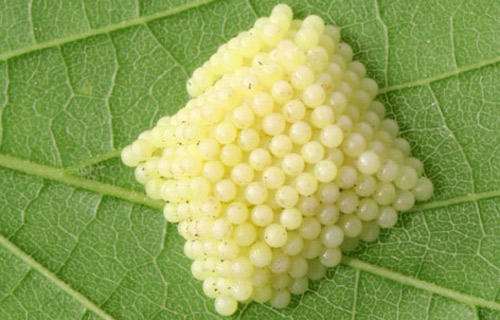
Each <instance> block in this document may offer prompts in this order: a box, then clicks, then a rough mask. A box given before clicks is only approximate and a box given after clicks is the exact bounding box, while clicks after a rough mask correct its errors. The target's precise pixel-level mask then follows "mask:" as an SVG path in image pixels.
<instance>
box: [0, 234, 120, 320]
mask: <svg viewBox="0 0 500 320" xmlns="http://www.w3.org/2000/svg"><path fill="white" fill-rule="evenodd" d="M0 245H2V246H3V247H4V248H5V249H6V250H7V251H9V252H10V253H12V254H13V255H15V256H16V257H18V258H19V259H21V260H22V261H23V262H24V263H26V264H27V265H28V266H29V267H30V268H31V269H32V270H35V271H37V272H38V273H40V274H41V275H42V276H44V277H45V278H46V279H47V280H49V281H50V282H52V283H53V284H54V285H56V286H57V287H58V288H59V289H61V290H62V291H64V292H66V293H67V294H68V295H69V296H71V297H72V298H73V299H75V300H76V301H78V302H79V303H80V304H81V305H82V306H84V307H85V308H87V309H88V310H91V311H92V312H94V313H95V314H96V315H98V316H99V317H101V318H103V319H109V320H113V319H114V318H113V317H112V316H111V315H109V314H108V313H106V311H104V310H102V309H101V308H100V307H99V306H97V305H96V304H95V303H94V302H92V301H90V300H89V299H88V298H87V297H85V296H84V295H83V294H81V293H80V292H78V291H76V290H75V289H73V288H71V287H70V286H69V285H68V284H67V283H66V282H64V281H62V280H61V279H60V278H59V277H58V276H57V275H55V274H54V273H52V272H51V271H50V270H48V269H47V268H45V267H44V266H43V265H41V264H40V263H39V262H38V261H36V260H35V259H33V257H31V256H30V255H28V254H27V253H26V252H24V251H23V250H22V249H21V248H19V247H17V246H16V245H15V244H13V243H12V242H10V241H9V240H8V239H7V238H5V237H4V236H3V235H1V234H0Z"/></svg>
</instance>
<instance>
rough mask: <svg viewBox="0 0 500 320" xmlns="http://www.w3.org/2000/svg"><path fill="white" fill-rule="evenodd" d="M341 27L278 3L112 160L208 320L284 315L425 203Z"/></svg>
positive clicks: (418, 173)
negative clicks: (151, 205)
mask: <svg viewBox="0 0 500 320" xmlns="http://www.w3.org/2000/svg"><path fill="white" fill-rule="evenodd" d="M352 59H353V51H352V48H351V47H350V46H349V45H348V44H347V43H344V42H341V29H340V28H338V27H335V26H331V25H328V24H326V23H325V21H323V19H322V18H321V17H319V16H317V15H310V16H307V17H305V18H304V19H303V20H299V19H295V20H294V19H293V12H292V10H291V9H290V7H288V6H287V5H285V4H279V5H277V6H275V7H274V9H273V10H272V12H271V15H270V16H269V17H265V18H260V19H258V20H257V21H256V22H255V24H254V25H253V27H252V28H250V29H249V30H248V31H245V32H241V33H240V34H239V35H237V36H236V37H234V38H233V39H231V40H229V41H228V43H226V44H223V45H221V46H220V47H219V49H218V50H217V52H215V53H214V54H213V55H212V56H211V57H210V58H209V59H207V62H205V63H204V64H202V65H201V66H200V67H199V68H197V69H196V70H195V71H194V72H193V74H192V77H191V78H190V79H189V80H188V81H187V84H186V89H187V92H188V93H189V95H190V96H191V100H189V102H187V104H186V106H185V107H184V108H182V109H181V110H179V111H178V112H177V113H176V114H174V115H171V116H166V117H162V118H161V119H160V120H159V121H158V124H157V126H156V127H154V128H153V129H151V130H147V131H145V132H144V133H142V134H141V135H139V137H138V139H137V140H136V141H134V142H133V143H132V144H131V145H129V146H127V147H125V148H124V149H123V151H122V153H121V158H122V161H123V163H124V164H125V165H127V166H130V167H135V172H134V175H135V177H136V179H137V181H138V182H140V183H141V184H143V185H144V186H145V190H146V193H147V195H148V196H149V197H151V198H153V199H161V200H163V201H165V206H164V209H163V215H164V217H165V219H166V220H167V221H168V222H170V223H178V231H179V234H180V235H181V236H182V237H183V238H184V239H185V240H186V244H185V246H184V253H185V254H186V256H187V257H188V258H189V259H191V260H192V261H193V262H192V264H191V269H190V270H191V273H192V275H193V276H194V278H196V279H198V280H200V281H202V283H200V286H201V288H202V289H203V292H204V293H205V295H207V296H208V297H210V298H212V299H215V301H214V305H215V310H216V311H217V313H219V314H220V315H224V316H229V315H232V314H234V313H235V312H236V310H237V309H238V303H249V302H251V301H255V302H258V303H264V302H268V303H269V304H270V305H271V306H272V307H274V308H284V307H286V306H287V305H288V304H289V303H290V300H291V295H292V294H302V293H303V292H305V291H306V290H307V288H308V286H309V281H310V280H318V279H320V278H322V277H324V275H325V273H326V268H331V267H335V266H337V265H338V264H339V263H341V262H342V254H343V252H345V251H350V250H354V249H355V248H356V246H357V244H358V242H359V241H360V240H361V241H366V242H370V241H374V240H376V239H377V237H378V235H379V233H380V228H383V229H386V228H391V227H393V226H394V225H395V224H396V223H397V220H398V217H399V215H400V214H401V212H404V211H408V210H411V209H412V207H413V206H414V203H415V201H426V200H428V199H430V198H431V197H432V194H433V191H434V189H433V185H432V182H431V180H429V179H428V178H427V177H425V176H424V165H423V163H422V162H421V161H420V160H418V159H416V158H414V157H412V156H411V151H412V150H411V147H412V145H410V143H408V141H407V140H405V139H404V138H403V137H401V136H400V135H399V134H400V131H399V126H398V123H397V122H396V121H395V120H393V119H388V118H385V116H386V112H385V108H384V106H383V104H382V103H380V102H378V101H376V100H374V99H375V98H376V97H377V93H378V85H377V83H376V82H375V81H374V80H373V79H370V78H368V77H367V74H368V75H369V74H371V73H372V71H371V70H367V68H366V67H365V66H364V65H363V64H362V63H361V62H359V61H353V60H352Z"/></svg>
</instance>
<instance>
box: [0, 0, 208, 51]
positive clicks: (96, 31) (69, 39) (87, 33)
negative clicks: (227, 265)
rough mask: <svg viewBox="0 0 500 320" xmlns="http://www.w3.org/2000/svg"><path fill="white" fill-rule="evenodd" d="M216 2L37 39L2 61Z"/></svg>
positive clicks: (202, 1) (198, 2)
mask: <svg viewBox="0 0 500 320" xmlns="http://www.w3.org/2000/svg"><path fill="white" fill-rule="evenodd" d="M215 1H217V0H196V1H193V2H189V3H186V4H183V5H179V6H176V7H173V8H170V9H168V10H163V11H159V12H156V13H154V14H151V15H147V16H142V17H137V18H133V19H130V20H125V21H122V22H119V23H115V24H110V25H107V26H105V27H102V28H97V29H89V30H87V31H85V32H82V33H77V34H72V35H69V36H66V37H63V38H60V39H54V40H50V41H46V42H40V43H37V42H36V39H35V44H34V45H31V46H27V47H24V48H20V49H16V50H12V51H9V52H6V53H2V54H0V61H5V60H9V59H11V58H14V57H17V56H20V55H23V54H27V53H30V52H33V51H38V50H41V49H46V48H51V47H55V46H60V45H62V44H65V43H69V42H73V41H76V40H81V39H85V38H88V37H91V36H96V35H100V34H106V33H110V32H113V31H116V30H120V29H124V28H128V27H133V26H138V25H143V24H146V23H147V22H150V21H153V20H157V19H161V18H165V17H168V16H172V15H175V14H178V13H181V12H184V11H187V10H190V9H194V8H197V7H201V6H203V5H207V4H209V3H212V2H215ZM30 21H31V20H30Z"/></svg>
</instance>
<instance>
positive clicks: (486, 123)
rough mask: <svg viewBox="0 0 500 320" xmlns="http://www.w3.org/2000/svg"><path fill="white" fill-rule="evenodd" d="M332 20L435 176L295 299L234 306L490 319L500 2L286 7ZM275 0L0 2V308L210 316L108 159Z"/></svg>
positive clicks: (251, 313)
mask: <svg viewBox="0 0 500 320" xmlns="http://www.w3.org/2000/svg"><path fill="white" fill-rule="evenodd" d="M285 2H288V3H289V4H290V5H291V6H292V7H293V9H294V11H295V12H296V13H297V15H298V16H299V17H304V16H305V15H307V14H311V13H315V14H319V15H321V16H322V17H323V18H324V19H326V21H328V22H329V23H333V24H336V25H338V26H340V27H342V34H343V39H344V40H345V41H347V42H348V43H349V44H350V45H352V47H353V49H354V51H355V53H356V54H355V57H356V59H359V60H361V61H362V62H363V63H365V64H366V66H367V69H368V74H369V76H371V77H373V78H374V79H376V81H377V82H378V84H379V86H380V88H381V94H380V95H379V97H378V98H379V99H380V100H381V101H383V102H384V104H385V105H386V107H387V109H388V114H389V116H390V117H391V118H394V119H396V120H397V122H398V123H399V125H400V127H401V134H402V135H403V136H404V137H405V138H407V139H408V140H409V141H410V143H411V146H412V154H413V155H414V156H416V157H418V158H420V159H422V160H424V163H425V168H426V172H427V175H428V176H429V177H430V178H431V179H432V180H433V182H434V184H435V186H436V193H435V196H434V198H433V199H431V200H430V201H429V202H428V203H424V204H420V205H418V206H417V207H416V208H415V210H413V211H412V212H409V213H406V214H404V215H403V216H402V217H401V220H400V222H398V224H397V226H396V228H394V229H391V230H389V231H384V232H382V234H381V237H380V239H379V241H378V242H376V243H374V244H370V245H363V246H362V247H361V248H360V249H359V250H357V251H356V252H354V253H352V254H350V257H348V258H346V259H345V260H344V264H343V265H341V266H339V267H338V268H335V269H332V270H330V271H329V272H328V275H327V278H326V279H324V280H322V281H317V282H315V283H314V284H313V285H312V288H311V290H309V291H308V292H307V293H306V294H305V295H303V296H300V297H295V298H294V299H293V301H292V303H291V305H290V306H289V307H288V308H286V309H283V310H275V309H272V308H270V307H268V306H265V305H259V304H256V303H252V304H249V305H247V306H243V307H241V308H240V310H239V311H238V313H237V315H235V316H234V318H238V319H239V318H241V319H282V318H289V319H291V318H293V319H302V318H304V319H305V318H307V319H454V320H457V319H500V147H499V146H500V126H499V124H500V104H499V101H500V85H499V83H500V82H499V80H500V77H499V75H500V70H499V68H500V51H499V50H498V48H500V32H499V31H500V30H499V27H498V26H499V25H500V5H499V4H498V3H497V2H491V1H487V0H479V1H467V0H465V1H454V0H450V1H438V0H424V1H419V2H415V1H388V0H380V1H361V0H351V1H339V0H338V1H298V0H289V1H285ZM275 3H276V2H275V1H255V0H247V1H241V0H232V1H222V0H218V1H214V0H198V1H184V0H169V1H153V0H137V1H133V0H125V1H121V0H120V1H118V0H105V1H91V0H80V1H63V0H58V1H37V0H35V1H30V0H5V1H3V2H0V115H1V122H0V181H1V182H2V183H1V184H0V211H1V213H2V214H1V215H0V318H1V319H23V318H33V319H134V320H135V319H181V318H182V319H183V318H189V319H215V318H219V317H218V316H217V314H216V313H215V312H214V308H213V302H212V300H210V299H207V298H205V297H204V295H203V292H202V290H201V284H200V283H199V282H198V281H196V280H194V279H192V277H191V275H190V272H189V261H188V259H187V258H185V257H184V255H183V253H182V243H183V241H182V240H181V238H180V236H178V235H177V232H176V228H175V226H173V225H169V224H167V223H166V222H165V221H164V219H163V217H162V215H161V213H160V210H159V208H160V207H161V203H159V202H157V201H152V200H149V199H147V198H146V197H144V195H143V191H142V189H141V187H140V186H139V185H138V184H137V183H136V182H134V178H133V172H132V170H130V169H128V168H126V167H124V166H123V165H122V164H121V163H120V161H119V158H117V156H118V155H119V150H120V149H121V148H123V147H124V146H125V145H127V144H128V143H130V142H131V141H132V140H133V139H135V137H136V136H137V135H138V134H139V133H140V132H141V131H143V130H145V129H147V128H150V127H152V126H153V125H154V123H155V121H157V120H158V119H159V118H160V117H161V116H162V115H165V114H172V113H174V112H175V111H176V110H178V109H179V108H181V107H182V106H183V104H184V103H185V102H186V100H187V94H186V92H185V89H184V84H185V81H186V79H187V77H188V75H189V74H190V73H191V72H192V71H193V70H194V69H195V68H196V67H197V66H199V65H200V64H201V63H202V62H203V61H204V60H206V59H207V58H208V57H209V56H210V55H211V54H212V53H213V52H214V51H215V50H216V49H217V47H218V46H219V45H220V44H222V43H223V42H225V41H227V40H228V39H229V38H231V37H232V36H234V35H236V34H237V33H238V32H239V31H241V30H244V29H247V28H249V27H250V26H251V24H252V23H253V21H254V20H255V19H256V17H258V16H262V15H267V14H269V12H270V9H271V8H272V7H273V6H274V5H275Z"/></svg>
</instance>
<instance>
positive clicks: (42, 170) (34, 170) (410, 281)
mask: <svg viewBox="0 0 500 320" xmlns="http://www.w3.org/2000/svg"><path fill="white" fill-rule="evenodd" d="M0 167H4V168H7V169H11V170H15V171H18V172H21V173H25V174H28V175H32V176H36V177H39V178H42V179H48V180H52V181H56V182H60V183H64V184H67V185H70V186H73V187H77V188H82V189H85V190H87V191H91V192H95V193H99V194H101V195H107V196H112V197H115V198H119V199H122V200H126V201H128V202H132V203H137V204H141V205H145V206H148V207H151V208H154V209H159V210H161V209H162V207H163V202H162V201H158V200H153V199H150V198H148V197H147V196H146V195H144V194H142V193H139V192H136V191H133V190H129V189H125V188H121V187H117V186H113V185H110V184H107V183H103V182H99V181H95V180H91V179H86V178H81V177H77V176H73V175H70V174H68V173H67V170H65V169H60V168H53V167H50V166H46V165H42V164H38V163H34V162H31V161H27V160H24V159H20V158H17V157H12V156H9V155H6V154H0ZM496 196H500V190H494V191H489V192H483V193H476V194H469V195H465V196H462V197H456V198H452V199H447V200H439V201H434V202H429V203H425V204H422V205H419V206H416V207H415V208H414V210H413V211H422V210H427V209H436V208H440V207H446V206H449V205H453V204H458V203H463V202H469V201H478V200H481V199H487V198H491V197H496ZM0 245H2V246H3V247H5V248H6V249H7V250H8V251H10V252H12V253H13V254H14V255H16V256H18V257H19V258H21V259H22V260H23V261H25V262H26V263H27V264H28V265H29V266H30V267H32V268H33V269H35V270H37V271H38V272H40V273H41V274H42V275H44V276H45V277H46V278H47V279H48V280H50V281H52V282H54V284H55V285H57V286H58V287H60V288H61V289H62V290H64V291H65V292H67V293H68V294H69V295H71V296H72V297H74V298H75V299H76V300H77V301H79V302H80V303H82V305H84V306H85V307H86V308H88V309H89V310H92V311H94V312H96V313H98V312H97V311H95V310H94V309H96V310H101V309H100V308H99V307H98V306H97V305H95V304H93V303H92V302H91V301H90V300H89V299H88V298H86V297H85V296H83V295H82V294H81V293H79V292H78V291H76V290H74V289H72V288H71V287H70V286H69V285H68V284H67V283H65V282H64V281H63V280H61V279H60V278H58V277H57V275H55V274H54V273H52V272H51V271H50V270H48V269H46V268H45V267H44V266H43V265H41V264H40V263H38V262H37V261H35V260H34V259H33V258H32V257H31V256H30V255H28V254H27V253H26V252H24V251H23V250H21V249H20V248H18V247H17V246H16V245H15V244H13V243H12V242H10V241H9V240H8V239H7V238H5V237H3V236H2V235H1V234H0ZM342 263H343V264H345V265H347V266H350V267H352V268H355V269H356V270H361V271H365V272H368V273H372V274H375V275H377V276H380V277H382V278H385V279H390V280H393V281H395V282H398V283H401V284H403V285H406V286H411V287H414V288H417V289H421V290H425V291H428V292H431V293H433V294H437V295H440V296H444V297H447V298H450V299H453V300H456V301H458V302H461V303H464V304H467V305H470V306H476V307H484V308H489V309H493V310H497V311H500V303H498V302H495V301H492V300H487V299H483V298H480V297H476V296H472V295H468V294H464V293H461V292H459V291H455V290H453V289H449V288H446V287H442V286H439V285H436V284H434V283H430V282H427V281H424V280H419V279H416V278H413V277H411V276H407V275H404V274H401V273H398V272H395V271H392V270H389V269H386V268H383V267H379V266H376V265H372V264H370V263H367V262H364V261H362V260H359V259H355V258H350V257H344V258H343V260H342ZM93 308H94V309H93ZM101 312H102V313H103V315H106V316H108V317H109V318H106V317H104V316H103V318H105V319H112V318H111V316H109V315H107V314H106V313H105V312H104V311H102V310H101Z"/></svg>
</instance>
